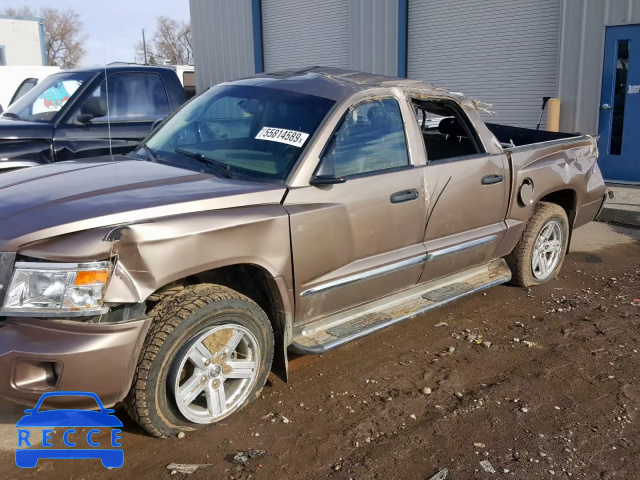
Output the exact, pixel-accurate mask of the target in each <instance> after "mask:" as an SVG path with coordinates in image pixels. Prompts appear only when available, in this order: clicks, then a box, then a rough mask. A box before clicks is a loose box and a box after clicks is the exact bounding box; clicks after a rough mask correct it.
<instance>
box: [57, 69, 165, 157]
mask: <svg viewBox="0 0 640 480" xmlns="http://www.w3.org/2000/svg"><path fill="white" fill-rule="evenodd" d="M95 99H103V100H104V102H106V104H107V105H108V110H106V112H105V114H104V115H100V116H97V117H94V118H92V119H90V120H88V121H80V119H79V117H80V115H82V114H83V112H85V111H86V107H85V106H86V105H88V103H89V102H91V101H95ZM169 113H170V107H169V99H168V97H167V92H166V90H165V87H164V83H163V81H162V79H161V78H160V75H158V74H157V73H146V72H145V73H143V72H119V73H112V74H110V75H109V76H108V77H107V80H106V81H102V82H101V83H100V84H99V85H97V86H96V87H95V88H94V90H93V91H92V92H91V93H89V94H88V95H85V96H84V98H82V99H80V101H79V102H77V103H76V104H75V105H74V106H73V108H72V109H71V110H70V111H69V112H68V113H67V115H65V118H64V119H63V120H62V121H61V122H60V123H59V124H58V125H57V127H56V131H55V137H54V145H55V149H56V158H57V160H58V161H63V160H74V159H82V158H90V157H97V156H101V155H109V154H110V153H113V154H114V155H119V154H125V153H129V152H130V151H132V150H133V149H134V148H135V147H136V146H137V145H138V144H139V143H140V142H141V141H142V140H143V139H144V138H145V137H146V136H147V135H148V134H149V132H150V131H151V126H152V125H153V123H154V122H155V121H156V120H159V119H162V118H164V117H166V116H167V115H169Z"/></svg>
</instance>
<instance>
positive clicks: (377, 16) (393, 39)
mask: <svg viewBox="0 0 640 480" xmlns="http://www.w3.org/2000/svg"><path fill="white" fill-rule="evenodd" d="M350 23H351V68H353V69H354V70H361V71H363V72H371V73H379V74H382V75H392V76H396V75H397V74H398V0H351V22H350Z"/></svg>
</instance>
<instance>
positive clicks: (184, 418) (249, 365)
mask: <svg viewBox="0 0 640 480" xmlns="http://www.w3.org/2000/svg"><path fill="white" fill-rule="evenodd" d="M150 314H151V316H152V317H153V323H152V324H151V328H150V330H149V332H148V333H147V336H146V339H145V342H144V344H143V347H142V351H141V353H140V358H139V361H138V366H137V368H136V373H135V376H134V380H133V384H132V386H131V390H130V391H129V394H128V396H127V398H126V399H125V406H126V408H127V411H128V413H129V415H130V416H131V417H132V418H133V419H134V420H135V421H136V422H137V423H138V424H139V425H140V426H142V427H143V428H144V429H145V430H146V431H147V432H149V433H150V434H151V435H153V436H155V437H169V436H174V435H177V434H178V433H179V432H180V431H184V430H193V429H195V428H197V427H202V426H205V425H208V424H211V423H216V422H218V421H220V420H222V419H223V418H226V417H228V416H229V415H231V414H233V413H234V412H236V411H238V410H240V409H241V408H243V407H244V406H245V405H246V404H247V403H249V402H250V401H251V400H253V399H255V398H257V397H258V395H259V394H260V390H262V387H263V386H264V384H265V382H266V380H267V375H268V374H269V370H270V369H271V363H272V361H273V352H274V338H273V330H272V328H271V324H270V322H269V319H268V317H267V315H266V314H265V313H264V311H263V310H262V309H261V308H260V307H259V306H258V305H256V304H255V303H254V302H253V301H251V300H250V299H249V298H247V297H245V296H244V295H241V294H239V293H238V292H236V291H234V290H231V289H229V288H226V287H223V286H220V285H211V284H204V285H194V286H190V287H187V288H185V289H183V290H181V291H179V292H178V293H176V294H175V295H172V296H170V297H168V298H165V299H163V300H162V301H161V302H160V303H159V304H158V305H156V306H155V307H154V308H153V310H152V311H151V312H150Z"/></svg>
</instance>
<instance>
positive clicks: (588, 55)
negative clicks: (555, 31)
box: [558, 0, 640, 134]
mask: <svg viewBox="0 0 640 480" xmlns="http://www.w3.org/2000/svg"><path fill="white" fill-rule="evenodd" d="M563 4H564V5H563V12H562V18H563V21H562V50H561V54H560V59H561V62H560V87H559V93H558V95H559V96H560V99H561V100H562V105H561V110H560V129H561V130H563V131H567V132H581V133H591V134H597V133H598V119H599V114H600V111H599V109H600V93H601V87H602V61H603V57H604V34H605V27H606V26H607V25H609V26H614V25H627V24H633V23H640V0H564V1H563Z"/></svg>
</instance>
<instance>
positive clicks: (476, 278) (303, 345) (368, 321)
mask: <svg viewBox="0 0 640 480" xmlns="http://www.w3.org/2000/svg"><path fill="white" fill-rule="evenodd" d="M509 280H511V270H509V267H508V266H507V264H506V262H505V261H504V260H503V259H500V260H496V261H494V262H492V263H490V264H488V265H484V266H482V267H478V268H474V269H473V270H469V271H467V272H463V273H458V274H456V275H452V276H450V277H445V278H444V279H441V280H439V281H436V282H432V283H429V284H427V285H421V286H419V287H413V288H411V289H409V290H407V291H404V292H401V293H398V294H395V295H392V296H390V297H386V298H384V299H381V300H377V301H375V302H373V303H371V304H369V305H368V306H364V307H358V308H356V309H354V310H352V311H351V312H352V313H351V314H349V313H347V314H346V315H345V313H342V314H339V315H333V316H331V317H328V318H325V319H322V320H320V321H317V322H313V323H311V324H307V325H304V327H303V329H301V330H300V329H296V331H294V338H293V343H292V344H291V345H290V346H289V348H290V349H291V350H292V351H294V352H296V353H302V354H311V355H319V354H322V353H325V352H328V351H329V350H333V349H334V348H336V347H339V346H341V345H344V344H346V343H349V342H353V341H354V340H357V339H359V338H362V337H365V336H367V335H370V334H372V333H374V332H377V331H378V330H382V329H384V328H387V327H389V326H391V325H395V324H396V323H400V322H402V321H404V320H408V319H410V318H414V317H416V316H418V315H420V314H422V313H425V312H428V311H429V310H433V309H435V308H438V307H441V306H443V305H446V304H447V303H449V302H452V301H454V300H457V299H458V298H462V297H466V296H467V295H471V294H472V293H475V292H478V291H480V290H484V289H486V288H489V287H493V286H494V285H500V284H501V283H506V282H508V281H509Z"/></svg>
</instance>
